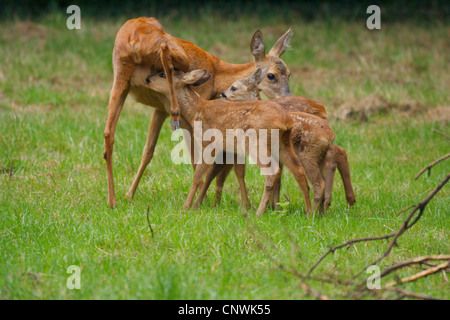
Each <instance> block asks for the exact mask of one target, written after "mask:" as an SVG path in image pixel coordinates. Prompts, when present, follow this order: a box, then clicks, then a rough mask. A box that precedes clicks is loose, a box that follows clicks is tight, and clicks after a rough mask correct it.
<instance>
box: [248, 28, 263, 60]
mask: <svg viewBox="0 0 450 320" xmlns="http://www.w3.org/2000/svg"><path fill="white" fill-rule="evenodd" d="M250 51H251V52H252V54H253V56H254V57H255V61H259V60H262V59H264V58H265V57H266V47H265V45H264V41H263V37H262V32H261V31H260V30H256V32H255V34H254V35H253V37H252V42H250Z"/></svg>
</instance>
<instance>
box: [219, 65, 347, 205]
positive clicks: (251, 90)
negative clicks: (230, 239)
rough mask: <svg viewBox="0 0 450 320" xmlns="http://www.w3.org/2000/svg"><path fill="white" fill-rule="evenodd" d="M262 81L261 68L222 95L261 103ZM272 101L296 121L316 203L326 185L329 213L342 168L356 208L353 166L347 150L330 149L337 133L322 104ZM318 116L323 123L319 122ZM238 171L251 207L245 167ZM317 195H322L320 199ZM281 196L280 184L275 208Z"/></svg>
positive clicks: (296, 99) (298, 99)
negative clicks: (332, 127)
mask: <svg viewBox="0 0 450 320" xmlns="http://www.w3.org/2000/svg"><path fill="white" fill-rule="evenodd" d="M262 77H264V71H262V70H261V69H259V68H258V69H256V70H255V71H254V72H253V73H252V74H251V75H250V76H249V77H247V78H244V79H240V80H237V81H236V82H235V83H233V85H232V86H231V87H230V88H229V89H227V90H226V91H224V92H222V93H221V97H222V98H223V99H228V100H231V101H251V100H256V99H260V97H259V94H258V91H257V90H256V86H257V85H258V83H259V81H261V79H262ZM271 101H273V102H276V103H278V104H279V105H280V106H282V107H283V108H284V109H285V110H286V111H289V112H290V114H291V115H292V117H293V118H294V120H295V121H296V125H295V127H294V129H293V130H292V134H291V140H292V142H293V144H294V148H295V149H296V152H297V155H298V156H299V159H300V161H301V162H302V164H303V166H304V168H305V170H306V174H307V176H308V178H309V179H310V181H311V182H312V183H313V185H314V186H315V187H314V201H317V202H318V201H321V194H322V192H323V191H322V190H323V189H322V187H320V186H321V185H322V184H323V181H325V189H324V203H323V210H324V211H326V210H327V209H328V207H329V205H330V203H331V194H332V187H333V180H334V175H335V172H336V168H338V169H339V172H340V173H341V177H342V180H343V183H344V189H345V195H346V198H347V202H348V204H349V205H350V206H352V205H353V204H354V202H355V195H354V191H353V187H352V182H351V178H350V166H349V162H348V158H347V153H346V152H345V150H344V148H342V147H340V146H337V145H333V144H329V146H328V147H326V146H327V144H328V143H329V142H332V140H334V133H333V131H332V130H331V128H330V127H329V125H328V124H327V123H326V121H324V120H322V119H326V118H327V113H326V110H325V107H324V106H323V105H322V104H321V103H319V102H316V101H313V100H311V99H308V98H305V97H297V96H288V97H281V98H278V99H273V100H271ZM316 116H319V117H321V118H322V119H318V118H317V117H316ZM323 142H326V143H323ZM319 146H320V147H319ZM316 164H318V165H319V167H320V171H321V173H320V174H319V173H318V172H317V165H316ZM324 166H325V168H324ZM324 169H325V173H326V179H325V180H324V178H323V174H322V173H323V171H324ZM230 170H231V166H228V167H226V168H224V169H223V170H222V171H221V172H220V173H218V176H217V187H216V197H215V203H217V202H218V201H220V195H221V192H222V189H223V184H224V181H225V179H226V177H227V175H228V173H229V172H230ZM234 170H235V173H236V176H237V177H238V180H239V184H240V186H241V194H242V199H243V203H244V204H248V198H247V192H246V188H245V182H244V181H243V179H244V174H245V164H244V165H242V164H239V165H237V164H236V165H235V166H234ZM308 174H309V175H308ZM242 186H243V187H242ZM316 192H317V193H318V196H317V199H316ZM279 193H280V184H278V185H277V186H276V187H275V191H274V193H273V196H274V198H273V199H272V206H273V205H274V204H275V203H277V202H278V201H279Z"/></svg>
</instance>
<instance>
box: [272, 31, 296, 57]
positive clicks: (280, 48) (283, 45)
mask: <svg viewBox="0 0 450 320" xmlns="http://www.w3.org/2000/svg"><path fill="white" fill-rule="evenodd" d="M293 34H294V32H293V31H292V27H290V28H289V30H288V31H286V33H285V34H283V35H282V36H281V37H280V39H278V40H277V42H275V44H274V45H273V47H272V49H270V51H269V56H274V57H277V58H279V57H281V56H282V55H283V53H285V52H286V50H287V49H288V48H289V42H290V41H291V38H292V35H293Z"/></svg>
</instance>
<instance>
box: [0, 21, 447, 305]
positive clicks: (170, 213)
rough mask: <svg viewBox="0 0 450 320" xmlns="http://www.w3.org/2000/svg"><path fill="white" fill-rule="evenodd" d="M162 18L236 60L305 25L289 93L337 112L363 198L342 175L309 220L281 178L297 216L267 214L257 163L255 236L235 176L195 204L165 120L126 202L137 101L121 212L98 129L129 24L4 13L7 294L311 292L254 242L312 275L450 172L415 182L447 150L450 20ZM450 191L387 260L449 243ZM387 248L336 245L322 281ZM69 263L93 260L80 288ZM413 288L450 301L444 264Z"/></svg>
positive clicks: (140, 143) (119, 144)
mask: <svg viewBox="0 0 450 320" xmlns="http://www.w3.org/2000/svg"><path fill="white" fill-rule="evenodd" d="M142 15H145V13H142ZM157 18H158V19H159V20H160V22H161V23H162V24H163V26H164V27H165V29H166V31H167V32H169V33H171V34H172V35H175V36H177V37H179V38H182V39H186V40H189V41H192V42H194V43H195V44H197V45H199V46H200V47H202V48H204V49H206V50H208V51H209V52H211V53H213V54H215V55H216V56H218V57H220V58H221V59H223V60H225V61H228V62H234V63H244V62H248V61H251V60H252V55H251V54H250V50H249V43H250V39H251V37H252V35H253V33H254V31H255V30H256V29H257V28H260V29H261V30H262V32H263V35H264V39H265V42H266V46H267V47H268V48H270V47H271V45H272V44H273V43H274V42H275V41H276V39H278V37H279V36H281V35H282V34H283V33H284V32H285V31H286V30H287V29H288V28H289V27H290V26H291V25H292V26H293V28H294V32H295V34H294V36H293V38H292V42H291V50H289V51H287V52H286V53H285V54H284V56H283V57H282V58H283V59H284V61H285V62H286V63H287V65H288V66H289V68H290V70H291V72H292V76H291V89H292V91H293V94H295V95H303V96H307V97H310V98H313V99H316V100H319V101H321V102H323V103H324V104H325V106H326V107H327V109H328V112H329V114H330V118H331V119H330V124H331V126H332V128H333V129H334V131H335V133H336V140H335V143H336V144H339V145H341V146H343V147H344V148H345V149H346V151H347V153H348V155H349V160H350V165H351V170H352V172H351V173H352V180H353V185H354V188H355V193H356V199H357V202H356V204H355V206H354V207H353V208H350V209H349V208H348V207H347V206H346V202H345V196H344V192H343V187H342V182H341V180H340V176H339V174H337V175H336V179H335V187H334V192H333V202H332V205H331V207H330V209H329V211H328V212H327V213H326V214H325V216H323V217H317V216H316V217H314V218H311V219H306V218H305V212H304V206H303V203H302V200H301V194H300V191H299V189H298V188H297V187H296V185H295V183H294V179H293V177H292V176H291V175H290V174H285V175H284V176H283V187H282V195H281V197H282V200H283V207H284V209H283V210H282V211H280V212H276V211H271V210H269V211H268V213H267V214H266V215H265V216H263V217H262V218H259V219H256V218H255V217H254V212H255V211H256V207H257V204H258V203H259V200H260V197H261V195H262V191H263V181H264V179H263V177H262V176H261V175H260V174H259V171H258V170H257V168H256V167H255V166H250V167H248V171H247V175H246V182H247V185H248V189H249V197H250V201H251V203H252V205H253V208H252V209H250V210H249V211H248V212H247V214H248V215H249V221H250V223H251V224H252V225H253V226H254V227H255V226H256V227H257V229H258V233H257V234H258V238H257V239H255V237H254V236H253V235H252V233H251V232H250V230H249V228H248V226H247V222H246V220H245V218H244V217H243V210H241V208H240V193H239V188H238V184H237V180H236V178H235V177H234V175H233V174H230V177H229V178H228V181H227V184H226V186H225V190H224V194H223V201H222V204H221V205H220V206H219V207H217V208H213V207H212V198H213V190H214V188H213V187H212V188H210V191H209V199H208V200H207V201H206V202H205V203H204V204H203V205H202V206H201V208H200V209H199V210H191V211H187V212H183V211H182V210H181V207H182V204H183V202H184V200H185V198H186V196H187V193H188V190H189V187H190V182H191V178H192V169H191V167H190V166H189V165H174V164H172V163H171V160H170V152H171V150H172V148H173V147H174V146H175V145H176V142H172V141H171V140H170V136H171V130H170V125H169V123H167V124H166V125H165V126H164V127H163V130H162V133H161V135H160V138H159V141H158V144H157V147H156V152H155V155H154V158H153V161H152V162H151V164H150V166H149V167H148V169H147V171H146V173H145V174H144V176H143V178H142V180H141V183H140V185H139V188H138V191H137V193H136V196H135V198H134V200H133V201H132V202H128V201H127V200H126V199H125V194H126V192H127V191H128V188H129V187H130V185H131V183H132V181H133V178H134V175H135V173H136V172H137V169H138V166H139V163H140V160H141V154H142V150H143V147H144V144H145V139H146V134H147V128H148V125H149V123H150V119H151V115H152V109H151V108H150V107H148V106H143V105H140V104H137V103H136V102H134V101H133V99H132V98H131V97H129V98H128V99H127V101H126V104H125V107H124V109H123V111H122V114H121V118H120V121H119V124H118V128H117V131H116V136H115V138H116V140H115V149H114V161H113V164H114V177H115V183H116V185H115V186H116V193H117V207H116V208H115V209H110V208H109V207H108V206H107V180H106V164H105V161H104V159H103V157H102V153H103V130H104V126H105V121H106V116H107V103H108V98H109V90H110V89H111V85H112V66H111V53H112V49H113V44H114V38H115V34H116V32H117V31H118V29H119V28H120V26H121V25H122V24H123V23H124V22H125V21H126V18H117V19H104V20H96V19H93V18H83V20H82V29H81V30H78V31H76V30H68V29H67V28H66V16H65V15H63V14H60V15H58V14H52V15H47V16H43V17H41V18H40V19H38V20H37V21H33V22H32V21H30V20H24V19H16V20H9V21H3V22H0V27H1V29H2V33H1V34H0V261H1V262H0V299H310V298H312V297H311V296H310V295H308V294H307V293H306V292H305V291H304V290H303V289H302V288H301V287H300V281H299V279H298V278H296V277H294V276H292V275H290V274H287V273H285V272H283V271H281V270H279V269H278V268H277V266H276V265H275V264H273V263H272V262H271V261H270V260H269V259H268V258H267V256H266V254H265V253H263V252H262V251H261V250H260V249H259V248H258V245H257V244H258V243H257V242H258V241H259V240H261V241H263V242H264V243H265V244H267V247H268V248H269V249H268V250H269V251H270V253H271V255H273V256H274V258H276V259H277V260H278V261H280V262H281V263H283V264H285V265H289V266H292V267H294V268H296V269H297V270H298V271H299V272H302V273H303V272H307V270H308V268H309V267H311V266H312V265H313V264H314V262H315V261H316V260H317V259H318V258H319V257H320V256H321V255H322V254H323V253H324V252H325V251H326V250H327V248H328V246H329V245H337V244H339V243H341V242H344V241H346V240H348V239H351V238H356V237H367V236H376V235H381V234H385V233H390V232H392V231H394V230H396V229H397V228H398V227H399V226H400V225H401V223H402V222H403V220H404V218H405V216H406V214H407V213H402V214H400V215H397V212H398V211H400V210H401V209H402V208H404V207H406V206H408V205H411V204H413V203H416V202H418V201H419V200H421V199H423V198H424V197H425V196H426V195H427V194H428V193H429V192H430V191H431V189H432V188H434V186H435V185H436V184H437V183H438V182H439V181H440V180H441V179H442V178H443V177H444V176H445V175H446V174H447V172H448V171H449V167H450V166H449V162H448V161H447V162H443V163H441V164H439V165H438V166H436V167H435V168H433V169H432V170H431V175H430V176H427V175H424V176H422V177H421V178H420V179H419V180H417V181H416V180H414V176H415V175H416V174H417V173H418V172H419V171H420V169H421V168H423V167H424V166H425V165H427V164H428V163H430V162H432V161H433V160H435V159H436V158H438V157H440V156H442V155H444V154H445V153H447V152H448V149H449V143H448V140H446V139H445V138H444V137H442V136H441V135H439V134H436V133H435V132H434V131H433V129H435V130H439V131H443V132H446V133H447V134H448V133H450V130H449V125H448V124H449V118H450V114H449V105H450V104H449V97H448V88H449V85H450V72H449V71H450V70H449V66H450V64H449V56H448V52H449V51H450V50H449V49H450V48H449V42H448V30H449V26H448V25H446V24H443V23H439V22H438V23H428V24H415V23H411V22H406V23H401V22H398V23H397V22H395V21H392V22H389V23H383V24H382V29H381V30H378V31H369V30H367V29H366V27H365V21H362V22H357V21H344V20H339V19H331V20H327V21H325V20H315V21H309V22H305V21H302V20H296V19H290V20H289V21H285V20H283V19H282V18H281V17H272V18H270V17H269V18H265V19H258V18H257V17H250V18H244V17H237V18H235V19H230V20H225V19H222V18H220V16H219V15H218V14H205V15H201V16H199V17H198V18H197V19H187V18H186V19H176V20H174V19H171V17H170V16H161V17H157ZM449 199H450V192H449V189H448V186H446V187H444V188H443V189H442V190H441V192H440V193H439V194H438V195H437V196H436V197H435V198H434V199H433V200H432V201H431V202H430V204H429V205H428V207H427V208H426V211H425V214H424V215H423V217H422V218H421V220H420V221H419V222H418V223H417V224H416V225H415V226H414V227H413V228H412V229H411V230H409V231H407V232H406V233H405V234H404V235H403V236H402V237H401V238H400V239H399V241H398V246H397V247H395V248H394V249H393V251H392V253H391V255H390V256H389V257H388V258H387V259H385V260H384V261H383V262H382V263H381V264H380V267H381V268H382V269H383V268H384V267H386V266H389V265H391V264H393V263H395V262H396V261H400V260H405V259H410V258H413V257H416V256H420V255H431V254H450V232H449V231H450V211H449ZM147 208H149V215H148V220H149V222H150V224H151V229H152V231H153V233H152V232H151V231H150V228H149V225H148V222H147ZM387 244H388V242H387V241H378V242H372V243H361V244H356V245H355V246H353V247H352V248H350V249H349V250H346V249H344V250H341V251H337V252H336V253H335V254H334V255H332V256H330V257H328V258H326V259H325V260H324V261H323V263H322V264H321V265H320V267H319V268H318V269H317V270H316V271H315V272H314V274H316V275H328V276H331V277H334V278H336V279H346V278H348V277H349V276H350V275H351V274H355V273H356V272H358V271H359V270H360V269H362V268H363V267H364V266H366V265H367V264H368V263H370V262H371V261H373V260H374V259H375V258H376V257H378V256H379V255H380V254H382V252H383V251H384V250H385V248H386V246H387ZM70 265H77V266H80V267H81V289H80V290H69V289H68V288H67V286H66V282H67V278H68V277H69V276H70V274H68V273H67V268H68V267H69V266H70ZM418 271H419V270H418V269H415V268H409V269H405V270H403V271H401V272H399V273H397V274H398V275H399V276H402V277H404V276H407V275H411V274H414V273H416V272H418ZM366 277H367V275H365V274H363V275H361V277H360V280H361V281H365V278H366ZM393 279H395V277H394V276H390V277H387V279H386V280H383V281H390V280H393ZM307 283H308V285H310V286H311V287H313V288H315V289H316V290H318V291H320V292H322V293H324V294H326V295H328V296H330V297H334V298H338V299H345V298H346V297H348V294H349V292H348V291H347V290H346V289H345V288H342V287H340V286H338V285H334V284H326V283H322V282H318V281H308V282H307ZM383 284H384V282H383V283H382V285H383ZM402 288H404V289H405V290H408V291H411V292H416V293H420V294H423V295H429V296H433V297H437V298H443V299H449V298H450V294H449V293H450V290H449V284H448V282H446V281H445V277H444V275H443V274H442V273H438V274H436V275H432V276H430V277H427V278H423V279H420V280H418V281H415V282H412V283H409V284H405V285H403V286H402ZM382 294H387V293H382ZM369 297H373V296H369ZM388 297H389V295H388Z"/></svg>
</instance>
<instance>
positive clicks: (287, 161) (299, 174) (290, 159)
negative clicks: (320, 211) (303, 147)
mask: <svg viewBox="0 0 450 320" xmlns="http://www.w3.org/2000/svg"><path fill="white" fill-rule="evenodd" d="M280 160H281V162H282V163H283V164H284V165H286V167H288V169H289V171H291V172H292V174H293V175H294V178H295V180H296V181H297V184H298V186H299V187H300V190H301V192H302V195H303V200H304V201H305V208H306V215H307V216H309V215H310V213H311V200H310V199H309V186H308V181H307V180H306V175H305V169H303V167H302V165H301V163H300V161H299V160H298V158H297V155H296V154H295V153H294V151H293V150H292V149H291V148H288V149H285V148H283V149H281V150H280Z"/></svg>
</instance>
